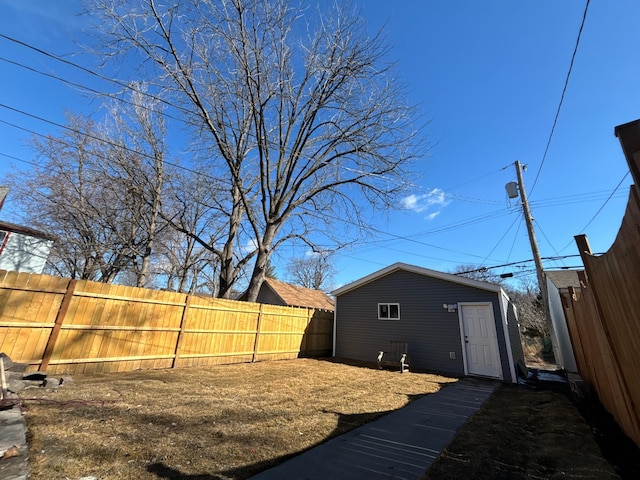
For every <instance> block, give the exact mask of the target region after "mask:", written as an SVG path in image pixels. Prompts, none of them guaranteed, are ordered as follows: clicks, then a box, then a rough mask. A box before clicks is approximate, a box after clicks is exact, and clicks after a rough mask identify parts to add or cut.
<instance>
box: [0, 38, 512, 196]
mask: <svg viewBox="0 0 640 480" xmlns="http://www.w3.org/2000/svg"><path fill="white" fill-rule="evenodd" d="M0 38H4V39H5V40H8V41H10V42H13V43H16V44H18V45H21V46H22V47H25V48H28V49H30V50H33V51H35V52H37V53H39V54H41V55H45V56H46V57H48V58H51V59H53V60H56V61H59V62H62V63H64V64H66V65H68V66H71V67H73V68H76V69H79V70H81V71H83V72H85V73H88V74H90V75H92V76H95V77H97V78H99V79H101V80H104V81H107V82H111V83H113V84H115V85H117V86H119V87H121V88H124V89H126V90H131V91H134V92H138V93H140V94H142V95H144V96H146V97H148V98H150V99H153V100H154V101H157V102H161V103H163V104H164V105H166V106H169V107H172V108H175V109H178V110H180V111H182V112H183V113H186V114H189V113H191V112H190V110H189V109H187V108H185V107H182V106H179V105H175V104H174V103H171V102H169V101H167V100H166V99H163V98H161V97H158V96H156V95H153V94H150V93H148V92H143V91H142V92H141V91H139V90H136V89H135V88H133V87H132V86H131V85H130V84H127V83H126V82H122V81H120V80H117V79H114V78H110V77H107V76H105V75H101V74H99V73H97V72H95V71H93V70H91V69H88V68H86V67H83V66H81V65H79V64H77V63H74V62H71V61H69V60H67V59H64V58H61V57H60V56H58V55H55V54H53V53H51V52H48V51H46V50H43V49H41V48H38V47H35V46H33V45H30V44H28V43H26V42H24V41H21V40H18V39H16V38H13V37H10V36H8V35H5V34H0ZM0 60H2V61H5V62H7V63H10V64H13V65H15V66H18V67H21V68H25V69H27V70H29V71H32V72H34V73H37V74H40V75H43V76H46V77H49V78H52V79H54V80H57V81H60V82H62V83H65V84H67V85H72V86H74V87H76V88H80V89H83V90H85V91H88V92H91V93H93V94H96V95H99V96H103V97H107V98H111V99H113V100H117V101H121V102H124V103H126V104H129V105H134V104H133V103H132V102H130V101H128V100H126V99H123V98H121V97H119V96H117V95H114V94H110V93H104V92H100V91H98V90H96V89H94V88H91V87H87V86H85V85H82V84H80V83H77V82H72V81H70V80H67V79H64V78H62V77H60V76H58V75H53V74H50V73H46V72H43V71H41V70H38V69H35V68H33V67H30V66H27V65H25V64H23V63H21V62H17V61H14V60H10V59H6V58H4V57H0ZM139 106H141V107H142V108H145V109H151V108H150V107H148V106H146V105H139ZM156 113H159V114H161V115H163V116H165V117H167V118H171V119H174V120H178V121H181V122H183V123H185V124H187V125H190V126H198V125H197V124H196V123H194V122H191V121H189V120H187V119H184V118H179V117H175V116H173V115H171V114H169V113H167V112H165V111H164V110H163V111H160V112H156ZM28 115H29V114H28ZM40 119H41V118H40ZM41 120H42V119H41ZM44 121H46V120H44ZM56 126H59V125H57V124H56ZM63 128H64V127H63ZM339 167H340V168H343V169H348V170H350V169H349V168H348V167H346V166H339ZM498 172H499V170H498ZM356 173H358V174H364V175H366V174H367V172H360V171H357V172H356ZM495 173H497V172H491V173H488V174H486V175H483V176H480V177H478V178H476V179H473V180H470V181H468V182H465V183H463V184H460V185H458V186H457V187H454V188H459V187H460V186H462V185H466V184H468V183H472V182H474V181H478V180H479V179H482V178H485V177H487V176H490V175H494V174H495ZM382 178H386V177H382ZM387 179H388V178H387ZM388 180H396V179H388ZM398 183H399V184H400V185H401V186H404V187H409V188H413V189H415V190H418V191H419V192H422V193H423V194H426V195H430V194H433V191H434V190H439V189H435V188H432V187H423V186H420V185H417V184H414V183H410V182H405V181H400V182H398ZM443 193H444V195H445V198H448V199H453V200H459V201H463V202H467V203H477V204H485V205H501V202H498V201H496V200H491V199H482V198H475V197H470V196H466V195H461V194H455V193H451V192H443Z"/></svg>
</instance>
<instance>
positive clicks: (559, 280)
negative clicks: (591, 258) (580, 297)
mask: <svg viewBox="0 0 640 480" xmlns="http://www.w3.org/2000/svg"><path fill="white" fill-rule="evenodd" d="M544 274H545V275H546V276H547V278H549V280H551V283H553V284H554V285H555V286H556V288H558V289H560V288H569V287H574V288H580V287H581V285H580V279H579V278H578V271H577V270H545V271H544Z"/></svg>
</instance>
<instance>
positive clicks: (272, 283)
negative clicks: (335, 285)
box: [262, 278, 334, 310]
mask: <svg viewBox="0 0 640 480" xmlns="http://www.w3.org/2000/svg"><path fill="white" fill-rule="evenodd" d="M262 288H269V289H271V291H272V292H273V293H274V294H275V295H276V296H277V297H279V298H281V299H282V301H283V302H284V303H285V304H286V305H289V306H291V307H309V308H317V309H321V310H333V308H334V307H333V300H332V299H331V297H329V296H328V295H327V294H326V293H324V292H322V291H320V290H313V289H311V288H305V287H300V286H298V285H291V284H290V283H286V282H281V281H279V280H274V279H273V278H265V280H264V282H263V283H262Z"/></svg>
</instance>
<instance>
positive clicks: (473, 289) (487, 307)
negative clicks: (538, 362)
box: [333, 263, 524, 383]
mask: <svg viewBox="0 0 640 480" xmlns="http://www.w3.org/2000/svg"><path fill="white" fill-rule="evenodd" d="M333 294H334V295H335V297H336V309H335V326H334V352H333V354H334V356H335V357H341V358H346V359H352V360H359V361H365V362H374V361H375V359H376V356H377V354H378V352H379V351H383V350H387V349H388V346H389V344H390V342H392V341H393V342H397V341H404V342H407V344H408V353H409V365H410V368H411V369H414V370H415V369H417V370H425V371H431V372H440V373H443V374H449V375H455V376H464V375H473V376H480V377H490V378H495V379H500V380H504V381H506V382H514V383H515V382H517V375H516V370H517V369H516V365H517V364H518V361H524V355H523V352H522V344H521V341H520V330H519V326H518V320H517V315H516V310H515V308H514V306H513V304H512V303H511V301H510V299H509V297H508V296H507V294H506V293H505V292H504V290H503V289H502V287H500V286H499V285H495V284H492V283H487V282H480V281H477V280H472V279H469V278H466V277H461V276H458V275H453V274H450V273H443V272H438V271H435V270H429V269H427V268H422V267H417V266H414V265H407V264H404V263H395V264H393V265H391V266H389V267H387V268H384V269H382V270H379V271H377V272H374V273H372V274H371V275H368V276H366V277H364V278H361V279H360V280H357V281H355V282H353V283H350V284H348V285H345V286H343V287H341V288H339V289H337V290H335V291H334V292H333Z"/></svg>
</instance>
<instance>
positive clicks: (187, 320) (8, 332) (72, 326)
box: [0, 270, 333, 373]
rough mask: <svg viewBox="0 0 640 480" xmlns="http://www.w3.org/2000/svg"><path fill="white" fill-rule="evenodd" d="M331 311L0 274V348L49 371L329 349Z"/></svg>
mask: <svg viewBox="0 0 640 480" xmlns="http://www.w3.org/2000/svg"><path fill="white" fill-rule="evenodd" d="M332 345H333V312H327V311H319V310H314V309H310V308H295V307H279V306H275V305H261V304H257V303H249V302H238V301H233V300H222V299H217V298H210V297H199V296H196V295H186V294H184V293H176V292H164V291H158V290H149V289H143V288H135V287H127V286H122V285H110V284H104V283H97V282H89V281H84V280H83V281H79V280H78V281H76V280H69V279H66V278H60V277H53V276H48V275H33V274H25V273H18V272H8V271H4V270H0V352H4V353H6V354H7V355H9V356H10V357H11V358H12V359H13V360H15V361H18V362H24V363H28V364H29V365H30V367H29V369H30V370H36V369H38V370H46V371H47V372H49V373H64V372H67V373H92V372H123V371H130V370H137V369H156V368H172V367H186V366H207V365H216V364H225V363H240V362H252V361H260V360H277V359H290V358H296V357H301V356H305V357H320V356H327V355H330V354H331V351H332Z"/></svg>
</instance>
